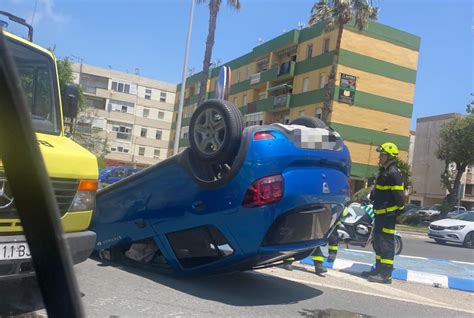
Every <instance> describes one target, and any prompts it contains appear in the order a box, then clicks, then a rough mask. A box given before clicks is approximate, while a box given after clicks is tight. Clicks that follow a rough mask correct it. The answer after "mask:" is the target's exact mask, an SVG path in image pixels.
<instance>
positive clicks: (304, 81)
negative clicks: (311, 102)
mask: <svg viewBox="0 0 474 318" xmlns="http://www.w3.org/2000/svg"><path fill="white" fill-rule="evenodd" d="M308 86H309V77H306V78H304V79H303V93H304V92H307V91H308Z"/></svg>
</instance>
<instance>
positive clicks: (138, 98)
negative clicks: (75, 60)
mask: <svg viewBox="0 0 474 318" xmlns="http://www.w3.org/2000/svg"><path fill="white" fill-rule="evenodd" d="M73 75H74V79H75V82H76V83H80V85H81V87H82V89H83V92H84V97H85V103H86V105H87V109H86V110H85V111H84V112H83V113H81V114H79V116H78V118H79V123H78V129H80V130H81V132H83V133H94V134H99V135H100V136H102V137H103V138H106V140H107V144H106V147H108V151H109V153H108V154H107V155H106V157H105V159H106V164H107V165H129V166H135V167H146V166H149V165H152V164H155V163H157V162H160V161H161V160H164V159H166V158H167V155H168V146H169V142H170V129H171V122H172V120H173V108H174V101H175V94H176V85H175V84H171V83H166V82H162V81H158V80H154V79H150V78H145V77H141V76H138V75H134V74H128V73H125V72H119V71H115V70H111V69H106V68H101V67H96V66H92V65H87V64H74V65H73Z"/></svg>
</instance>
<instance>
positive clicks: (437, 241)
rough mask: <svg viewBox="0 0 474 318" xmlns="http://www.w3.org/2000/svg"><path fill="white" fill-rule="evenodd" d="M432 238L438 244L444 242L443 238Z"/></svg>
mask: <svg viewBox="0 0 474 318" xmlns="http://www.w3.org/2000/svg"><path fill="white" fill-rule="evenodd" d="M434 240H435V242H436V243H438V244H444V243H446V241H445V240H440V239H434Z"/></svg>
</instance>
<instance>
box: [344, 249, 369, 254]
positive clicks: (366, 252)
mask: <svg viewBox="0 0 474 318" xmlns="http://www.w3.org/2000/svg"><path fill="white" fill-rule="evenodd" d="M345 250H346V251H349V252H356V253H365V254H374V252H372V251H360V250H353V249H350V248H346V249H345Z"/></svg>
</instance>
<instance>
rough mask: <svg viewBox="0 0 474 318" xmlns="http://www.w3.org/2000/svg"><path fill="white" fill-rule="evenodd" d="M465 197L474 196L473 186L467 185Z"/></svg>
mask: <svg viewBox="0 0 474 318" xmlns="http://www.w3.org/2000/svg"><path fill="white" fill-rule="evenodd" d="M464 194H465V195H473V194H474V185H473V184H466V189H465V190H464Z"/></svg>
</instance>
